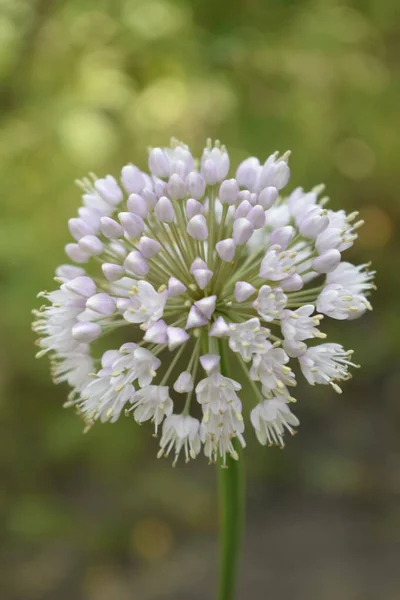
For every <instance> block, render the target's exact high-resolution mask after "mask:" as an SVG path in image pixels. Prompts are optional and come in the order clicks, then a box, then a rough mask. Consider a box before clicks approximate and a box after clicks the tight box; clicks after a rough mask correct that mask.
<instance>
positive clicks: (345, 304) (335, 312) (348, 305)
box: [317, 283, 372, 320]
mask: <svg viewBox="0 0 400 600" xmlns="http://www.w3.org/2000/svg"><path fill="white" fill-rule="evenodd" d="M368 309H369V310H372V307H371V305H370V303H369V302H368V300H367V299H366V298H365V296H363V295H362V294H353V293H352V292H350V291H349V290H348V289H346V288H344V287H343V286H342V285H340V284H337V283H330V284H328V285H327V286H326V287H325V288H324V289H323V290H322V292H321V293H320V295H319V296H318V300H317V310H319V312H321V313H323V314H324V315H328V316H329V317H331V318H332V319H339V320H344V319H357V318H358V317H361V315H362V314H363V313H364V312H365V311H366V310H368Z"/></svg>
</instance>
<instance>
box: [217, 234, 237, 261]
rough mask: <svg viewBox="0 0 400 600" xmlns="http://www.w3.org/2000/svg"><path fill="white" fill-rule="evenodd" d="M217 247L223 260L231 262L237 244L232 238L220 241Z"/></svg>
mask: <svg viewBox="0 0 400 600" xmlns="http://www.w3.org/2000/svg"><path fill="white" fill-rule="evenodd" d="M215 249H216V251H217V253H218V256H219V257H220V259H221V260H223V261H225V262H231V261H232V260H233V259H234V256H235V250H236V246H235V242H234V241H233V240H232V239H231V238H228V239H226V240H221V241H220V242H218V243H217V244H216V246H215Z"/></svg>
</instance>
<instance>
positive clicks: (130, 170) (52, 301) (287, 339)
mask: <svg viewBox="0 0 400 600" xmlns="http://www.w3.org/2000/svg"><path fill="white" fill-rule="evenodd" d="M289 154H290V153H289V152H286V153H284V154H283V155H279V154H278V153H277V152H275V153H274V154H271V155H269V156H268V157H267V159H266V160H265V161H264V162H263V161H260V160H259V159H258V158H255V157H250V158H248V159H246V160H244V161H243V162H242V163H241V164H240V165H239V167H238V168H237V170H236V172H235V171H232V172H230V157H229V154H228V151H227V149H226V148H225V147H224V146H223V145H221V144H220V143H219V142H215V143H214V144H212V143H211V141H208V142H207V146H206V148H205V149H204V151H203V152H202V154H201V157H200V160H199V159H196V158H195V157H194V156H193V155H192V153H191V151H190V149H189V147H188V146H187V145H186V144H184V143H182V142H179V141H178V140H175V139H174V140H172V141H171V147H169V148H163V147H154V148H152V149H151V150H150V152H149V157H148V166H149V172H148V173H146V172H144V171H142V170H140V169H139V168H138V167H136V166H135V165H133V164H130V163H128V164H126V165H125V166H124V167H123V168H122V170H121V174H120V177H119V179H117V178H114V177H113V176H112V175H106V176H105V177H101V178H97V177H95V176H94V175H91V176H90V177H88V178H85V179H83V180H82V181H81V182H79V185H80V187H81V188H82V190H83V196H82V205H81V206H80V207H79V208H78V211H77V214H76V215H72V216H71V218H70V219H69V220H68V229H69V231H70V234H71V236H72V239H71V241H70V243H68V244H67V245H66V247H65V252H66V254H67V256H68V257H69V259H70V260H71V262H72V263H73V264H62V265H60V266H59V267H58V268H57V269H56V273H55V278H54V279H55V287H56V289H55V290H54V291H50V292H42V293H41V294H40V296H41V297H42V298H43V299H44V301H45V302H44V304H45V306H42V307H41V308H40V309H39V310H35V311H34V324H33V328H34V330H35V332H36V333H37V334H38V337H39V339H38V342H37V344H38V346H39V351H38V353H37V356H42V355H44V354H47V355H48V356H49V359H50V361H51V371H52V375H53V379H54V381H55V383H61V382H66V383H67V384H68V385H69V386H70V388H71V392H70V394H69V396H68V402H67V405H74V406H75V407H77V409H78V411H79V412H80V413H81V415H82V416H83V418H84V420H85V421H86V424H87V426H91V425H93V424H94V422H96V421H103V422H104V421H109V422H115V421H116V420H117V419H118V418H119V417H120V416H121V415H122V414H127V415H131V416H132V415H133V419H134V420H135V421H137V422H138V423H143V422H145V421H153V423H154V426H155V430H156V433H157V431H158V430H159V428H160V427H161V425H162V424H163V423H164V425H163V430H162V436H161V449H160V455H164V454H166V455H168V454H170V453H174V454H175V461H176V458H177V456H178V455H179V453H180V452H183V453H184V455H185V458H186V459H188V458H189V457H195V456H197V455H198V454H199V453H200V451H201V450H203V452H204V454H205V455H206V456H207V457H208V458H209V460H210V461H211V462H215V461H217V460H221V461H222V463H223V464H224V463H226V461H227V457H229V456H231V457H233V458H234V459H237V458H238V444H240V445H241V446H242V447H245V439H244V431H245V423H244V419H243V415H242V398H241V397H242V396H243V399H246V402H247V403H249V404H250V410H251V408H253V411H252V413H251V420H252V422H253V425H254V426H255V428H256V433H257V437H258V438H259V440H260V441H261V443H263V444H265V443H277V444H279V445H282V443H283V442H282V435H283V433H284V430H289V431H290V432H292V431H293V429H292V428H293V427H294V426H296V425H297V424H298V421H297V419H296V417H294V416H293V415H292V413H291V412H290V410H289V407H288V404H287V403H288V402H289V401H291V400H293V398H291V396H290V392H289V389H290V388H291V387H293V386H295V385H296V380H295V376H294V373H293V370H292V364H293V360H292V359H298V360H299V363H300V367H301V370H302V371H303V373H304V375H305V376H306V378H307V379H308V381H309V382H310V383H311V384H312V385H314V384H316V383H321V384H331V385H332V386H333V387H334V388H335V389H336V390H339V388H338V385H337V383H336V382H337V381H340V380H345V379H347V378H348V377H349V373H348V370H349V368H350V367H351V366H355V365H353V363H352V362H350V353H348V352H345V351H344V350H343V348H342V347H341V346H340V345H338V344H330V343H326V344H322V345H320V346H313V347H307V346H308V345H309V344H313V343H314V341H312V342H309V341H308V340H314V339H315V338H323V337H325V334H324V333H322V332H320V331H319V326H320V320H321V318H322V317H321V315H319V314H315V311H316V310H317V311H318V312H320V313H322V314H324V315H327V316H329V317H333V318H335V319H352V318H355V317H359V316H360V315H361V314H362V313H363V312H364V311H365V310H366V309H369V308H370V304H369V301H368V300H367V299H366V296H367V295H368V294H369V293H370V291H371V290H372V289H373V288H374V286H373V282H372V279H373V273H371V272H368V270H367V266H366V265H361V266H359V267H356V266H353V265H351V264H350V263H346V262H341V261H342V253H343V252H344V251H345V250H346V249H347V248H349V247H350V246H351V245H352V244H353V243H354V242H355V240H356V238H357V230H358V227H359V226H360V225H361V224H362V222H361V221H357V213H352V214H349V215H347V214H346V213H345V212H344V211H343V210H328V209H326V208H325V205H326V202H327V198H324V197H321V193H322V191H323V186H317V187H314V188H313V189H312V190H311V191H305V190H303V189H302V188H297V189H296V190H294V191H293V192H291V193H290V194H289V195H288V196H285V195H284V193H283V191H282V190H283V189H284V188H285V186H286V185H287V184H288V181H289V178H290V168H289V165H288V160H289ZM86 263H87V272H88V273H90V274H91V276H90V277H89V276H88V275H87V273H86V270H85V269H83V268H82V266H81V265H82V264H84V265H85V267H86ZM119 332H120V333H121V339H122V340H123V341H125V342H126V343H124V344H123V345H122V346H121V347H120V348H119V349H118V350H117V349H112V350H107V345H106V344H107V342H108V341H109V340H110V339H116V337H117V335H118V333H119ZM109 334H111V336H109ZM121 343H122V342H121ZM104 350H105V351H104ZM221 356H222V357H223V359H222V358H221ZM228 367H229V369H228ZM201 369H203V370H204V372H205V375H204V373H203V374H201ZM228 370H230V371H229V372H231V373H232V375H233V377H232V378H230V377H229V373H228V372H227V371H228ZM237 370H240V372H241V374H243V376H244V381H243V387H244V388H245V389H246V390H250V389H251V393H248V392H247V391H246V393H243V392H242V385H241V383H242V382H241V383H239V382H238V380H237V379H238V378H239V375H238V376H236V371H237ZM196 406H197V411H199V410H201V412H202V419H201V422H199V421H198V420H197V419H196V418H195V417H194V416H193V415H195V414H196ZM254 406H255V408H254ZM200 407H201V408H200ZM244 412H245V414H248V412H249V410H247V411H246V410H245V411H244Z"/></svg>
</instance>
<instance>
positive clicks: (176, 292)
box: [168, 277, 187, 297]
mask: <svg viewBox="0 0 400 600" xmlns="http://www.w3.org/2000/svg"><path fill="white" fill-rule="evenodd" d="M186 289H187V288H186V285H184V284H183V283H182V282H181V281H179V279H175V277H170V278H169V280H168V296H171V297H172V296H180V295H181V294H183V293H184V292H186Z"/></svg>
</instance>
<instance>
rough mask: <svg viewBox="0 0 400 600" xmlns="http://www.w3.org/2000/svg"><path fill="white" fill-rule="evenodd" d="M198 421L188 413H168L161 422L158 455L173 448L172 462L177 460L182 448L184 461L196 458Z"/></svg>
mask: <svg viewBox="0 0 400 600" xmlns="http://www.w3.org/2000/svg"><path fill="white" fill-rule="evenodd" d="M199 430H200V421H199V420H198V419H194V418H193V417H191V416H190V415H170V416H168V417H167V418H166V419H165V421H164V423H163V430H162V436H161V441H160V446H161V449H160V451H159V453H158V457H159V458H161V456H168V455H169V453H170V452H171V451H172V450H173V451H174V454H175V460H174V464H175V463H176V462H177V460H178V457H179V454H180V452H181V451H182V450H183V452H184V455H185V459H186V462H188V461H189V460H190V459H191V458H196V456H197V455H198V454H199V452H200V450H201V440H200V434H199Z"/></svg>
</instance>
